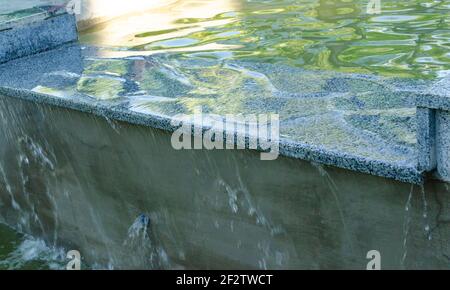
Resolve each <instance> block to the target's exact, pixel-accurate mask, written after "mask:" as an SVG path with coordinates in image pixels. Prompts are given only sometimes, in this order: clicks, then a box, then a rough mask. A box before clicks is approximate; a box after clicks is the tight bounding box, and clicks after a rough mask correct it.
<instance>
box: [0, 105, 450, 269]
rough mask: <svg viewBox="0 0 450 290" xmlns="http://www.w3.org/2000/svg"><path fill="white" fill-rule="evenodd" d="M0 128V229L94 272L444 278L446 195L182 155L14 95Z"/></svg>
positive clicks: (438, 187)
mask: <svg viewBox="0 0 450 290" xmlns="http://www.w3.org/2000/svg"><path fill="white" fill-rule="evenodd" d="M0 118H1V122H0V134H1V136H4V137H3V138H1V139H0V221H2V222H6V223H7V224H9V225H12V226H13V227H15V228H16V229H19V230H22V231H24V232H28V233H32V234H34V235H36V236H43V237H45V239H46V240H47V241H48V242H49V243H51V244H56V245H63V246H65V247H66V248H67V249H77V250H79V251H80V252H81V254H82V256H83V257H84V259H85V261H86V262H87V263H89V264H91V265H92V264H97V265H100V267H106V266H108V265H109V266H111V267H115V268H152V269H161V268H163V269H167V268H169V269H173V268H189V269H196V268H202V269H231V268H234V269H256V268H269V269H334V268H337V269H343V268H346V269H349V268H352V269H365V268H366V264H367V262H368V260H367V259H366V254H367V252H368V251H370V250H378V251H380V253H381V263H382V268H383V269H403V268H407V269H431V268H434V269H449V267H450V260H449V256H450V243H449V238H450V226H449V225H450V223H449V220H450V207H449V205H450V202H449V201H450V200H449V196H450V195H449V192H448V191H447V189H446V185H445V184H441V183H432V184H427V185H426V188H425V191H424V192H423V193H422V191H421V189H420V188H419V187H417V186H416V187H413V190H412V191H411V185H409V184H404V183H399V182H395V181H391V180H387V179H383V178H378V177H374V176H369V175H364V174H359V173H355V172H350V171H346V170H339V169H335V168H323V167H321V166H319V165H312V164H310V163H307V162H303V161H300V160H293V159H288V158H280V159H278V160H277V161H260V160H259V154H257V153H255V152H248V151H205V150H197V151H175V150H174V149H172V147H171V146H170V134H168V133H165V132H162V131H159V130H155V129H150V128H147V127H141V126H136V125H130V124H128V123H118V122H112V121H110V120H107V119H104V118H98V117H93V116H91V115H88V114H85V113H80V112H75V111H71V110H66V109H60V108H54V107H49V106H44V105H37V104H34V103H31V102H26V101H21V100H16V99H13V98H9V97H0ZM142 216H144V217H149V219H150V222H149V223H150V225H149V226H148V227H145V229H146V230H147V233H148V235H147V234H145V231H144V229H141V228H140V227H139V226H136V221H138V224H139V221H140V220H141V218H140V217H142ZM133 223H134V225H135V227H131V226H132V225H133ZM130 227H131V229H130Z"/></svg>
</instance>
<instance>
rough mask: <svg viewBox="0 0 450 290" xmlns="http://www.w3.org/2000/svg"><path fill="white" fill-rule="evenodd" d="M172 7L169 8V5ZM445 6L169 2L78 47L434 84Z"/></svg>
mask: <svg viewBox="0 0 450 290" xmlns="http://www.w3.org/2000/svg"><path fill="white" fill-rule="evenodd" d="M168 2H171V1H168ZM449 15H450V1H448V0H441V1H429V0H428V1H418V0H408V1H391V0H380V10H379V11H372V10H370V9H369V10H368V1H366V0H296V1H293V0H280V1H277V0H262V1H243V0H214V1H210V0H206V1H190V0H187V1H175V3H172V2H171V3H170V4H168V5H167V6H163V7H159V8H158V9H154V10H149V11H148V12H146V11H143V12H140V13H138V14H133V15H127V16H125V17H123V18H116V19H114V20H112V21H110V22H108V23H103V24H101V25H98V26H94V27H91V28H90V29H88V30H86V31H85V32H84V33H83V35H82V37H81V40H82V41H83V42H85V43H95V44H96V45H98V44H100V45H104V46H113V47H116V48H117V50H119V51H122V52H123V50H124V49H125V50H128V51H135V52H136V54H139V52H143V51H146V52H173V53H179V54H182V55H183V57H201V58H206V59H207V58H213V59H240V60H249V61H252V60H253V61H258V62H268V63H277V64H288V65H293V66H300V67H304V68H309V69H326V70H336V71H342V72H353V73H355V72H356V73H377V74H382V75H386V76H396V77H398V76H401V77H414V78H434V77H441V76H445V75H446V74H448V73H449V71H450V29H449V28H450V17H449Z"/></svg>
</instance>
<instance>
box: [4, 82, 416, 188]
mask: <svg viewBox="0 0 450 290" xmlns="http://www.w3.org/2000/svg"><path fill="white" fill-rule="evenodd" d="M1 95H3V96H7V97H14V98H18V99H21V100H26V101H31V102H36V103H40V104H45V105H50V106H57V107H61V108H67V109H72V110H77V111H81V112H85V113H89V114H93V115H96V116H99V117H103V118H106V119H110V120H117V121H123V122H128V123H131V124H136V125H142V126H148V127H152V128H156V129H161V130H165V131H169V132H173V131H175V130H176V129H178V126H173V125H172V124H171V122H172V118H170V117H166V116H160V115H152V114H143V113H138V112H134V111H130V110H129V109H128V108H127V107H126V106H124V104H117V105H115V106H111V104H105V102H102V101H94V100H92V99H91V98H88V97H86V98H83V97H80V98H74V99H67V98H60V97H56V96H52V95H48V94H42V93H37V92H33V91H31V90H24V89H17V88H9V87H0V96H1ZM208 129H209V128H204V130H208ZM280 154H281V155H282V156H286V157H291V158H297V159H302V160H306V161H311V162H316V163H320V164H325V165H330V166H336V167H339V168H344V169H349V170H354V171H359V172H363V173H367V174H371V175H377V176H381V177H386V178H392V179H395V180H398V181H402V182H407V183H414V184H421V183H423V181H424V179H423V174H422V173H421V172H419V171H418V170H417V169H416V168H415V167H409V166H402V165H398V164H395V163H387V162H383V161H380V160H373V159H369V158H361V157H358V156H352V155H349V154H345V153H342V152H335V151H330V150H325V149H323V148H320V147H319V146H313V145H309V144H304V143H300V142H294V141H292V140H287V139H284V138H281V140H280Z"/></svg>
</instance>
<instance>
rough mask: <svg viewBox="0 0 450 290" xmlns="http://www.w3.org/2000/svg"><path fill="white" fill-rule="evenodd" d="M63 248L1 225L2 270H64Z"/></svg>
mask: <svg viewBox="0 0 450 290" xmlns="http://www.w3.org/2000/svg"><path fill="white" fill-rule="evenodd" d="M65 253H66V251H65V250H64V249H63V248H57V247H53V246H48V245H47V244H46V243H45V242H44V241H43V240H41V239H37V238H34V237H31V236H28V235H22V234H19V233H17V232H15V231H14V230H12V229H11V228H9V227H7V226H5V225H3V224H0V270H2V269H3V270H28V269H30V270H40V269H48V270H63V269H65V265H66V263H67V260H66V255H65Z"/></svg>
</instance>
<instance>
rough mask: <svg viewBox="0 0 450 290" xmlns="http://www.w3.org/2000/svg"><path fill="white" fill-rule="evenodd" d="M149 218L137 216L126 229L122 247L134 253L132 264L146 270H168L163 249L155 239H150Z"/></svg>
mask: <svg viewBox="0 0 450 290" xmlns="http://www.w3.org/2000/svg"><path fill="white" fill-rule="evenodd" d="M150 225H151V221H150V217H149V216H148V215H146V214H141V215H140V216H138V217H137V218H136V219H135V220H134V222H133V224H132V225H131V226H130V228H129V229H128V234H127V237H126V239H125V241H124V243H123V245H124V247H126V248H128V249H129V250H130V251H132V252H134V253H133V254H132V255H133V257H136V259H134V260H135V261H134V263H136V265H139V267H141V266H142V265H143V266H145V267H146V268H148V269H164V268H169V267H170V263H169V258H168V255H167V253H166V251H165V250H164V248H163V247H162V246H160V245H158V241H157V239H155V238H154V239H153V240H152V237H151V234H152V232H151V230H150Z"/></svg>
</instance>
